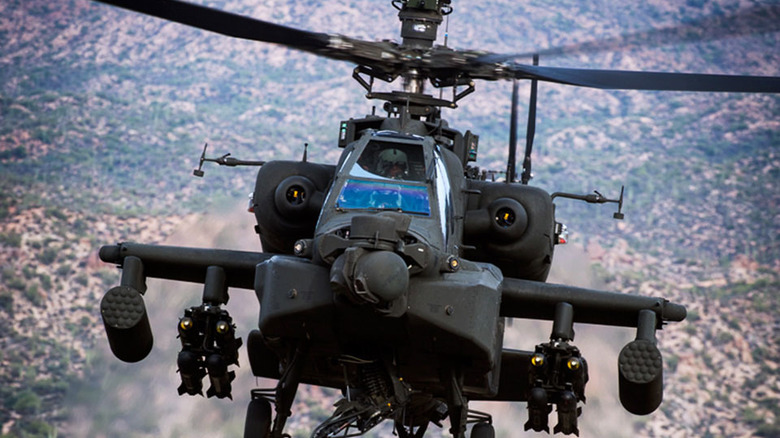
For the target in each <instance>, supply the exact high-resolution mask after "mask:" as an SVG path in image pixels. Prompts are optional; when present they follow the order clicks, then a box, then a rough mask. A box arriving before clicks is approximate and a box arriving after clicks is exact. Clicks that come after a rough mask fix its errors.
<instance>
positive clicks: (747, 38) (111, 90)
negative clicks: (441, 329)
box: [0, 0, 780, 437]
mask: <svg viewBox="0 0 780 438" xmlns="http://www.w3.org/2000/svg"><path fill="white" fill-rule="evenodd" d="M198 3H199V4H204V5H208V6H212V7H217V8H221V9H225V10H229V11H231V12H235V13H239V14H243V15H248V16H252V17H256V18H260V19H264V20H269V21H273V22H275V23H279V24H284V25H287V26H293V27H299V28H302V29H306V30H312V31H318V32H327V33H339V34H344V35H348V36H352V37H357V38H363V39H369V40H380V39H394V40H397V39H398V32H399V27H400V25H399V23H398V21H397V18H396V11H395V9H393V8H392V7H391V5H390V2H389V1H383V2H379V1H369V0H344V1H339V2H322V1H296V2H282V1H276V0H245V1H237V0H234V1H217V0H214V1H208V2H205V1H198ZM453 7H454V9H455V11H454V13H453V14H452V15H451V16H449V19H448V23H446V26H444V25H443V26H442V27H441V29H440V32H443V31H444V29H445V28H446V29H447V32H448V45H450V46H452V47H455V48H462V49H482V50H489V51H493V52H498V53H525V52H532V51H534V50H538V49H545V48H549V47H558V46H565V45H568V44H574V43H579V42H586V41H593V40H602V39H606V40H608V41H610V44H609V45H611V46H612V47H611V48H614V50H608V51H605V52H599V53H579V54H572V55H565V56H558V57H549V59H546V58H545V56H544V55H542V57H541V64H542V65H555V66H566V67H589V68H613V69H627V70H640V69H641V70H656V71H679V72H700V73H715V74H749V75H774V76H778V75H780V50H778V47H780V35H779V34H778V33H777V30H778V27H780V3H778V2H776V1H745V0H743V1H737V0H673V1H666V0H665V1H635V0H628V1H614V0H595V1H588V2H581V1H575V0H561V1H556V2H552V1H547V0H534V1H525V2H517V1H509V0H496V1H492V2H476V1H472V2H466V1H457V0H456V1H454V2H453ZM745 11H747V12H748V13H746V12H745ZM733 14H737V15H739V16H740V17H742V18H741V19H739V20H729V19H728V17H729V16H731V15H733ZM685 23H688V24H690V27H685V28H684V36H683V34H680V35H677V36H675V37H674V38H673V39H674V40H675V41H676V42H675V43H673V44H665V45H658V44H657V43H656V42H657V40H656V39H655V38H657V37H658V35H661V36H663V35H664V31H663V30H664V29H666V28H670V27H678V26H679V25H680V24H685ZM678 28H679V27H678ZM626 35H629V36H626ZM631 35H639V36H631ZM658 38H661V37H658ZM0 41H2V44H1V45H0V267H1V268H2V271H1V272H0V333H1V334H0V428H1V430H0V436H2V437H53V436H57V437H70V436H73V437H115V436H122V437H160V436H162V437H179V436H182V437H183V436H192V435H193V434H195V435H196V436H214V437H219V436H224V437H232V436H240V434H241V433H242V431H243V421H244V415H245V410H246V402H247V401H248V399H249V390H250V389H251V388H254V387H258V386H259V387H264V386H272V385H273V382H262V381H260V382H257V381H255V379H254V378H253V377H252V376H251V371H250V369H249V366H248V363H247V362H246V360H245V359H246V358H245V356H246V355H245V354H244V353H245V350H242V351H241V361H242V362H241V367H240V368H239V369H238V373H237V374H238V375H239V377H238V379H237V380H236V382H235V383H234V391H233V392H234V401H232V402H231V401H229V400H206V399H204V398H201V397H179V396H178V395H177V393H176V388H177V387H178V385H179V377H178V375H177V374H176V364H175V361H176V353H177V352H178V350H179V345H178V340H177V339H176V329H175V325H176V323H177V322H178V319H179V317H180V316H181V315H182V313H183V309H184V308H185V307H190V306H193V305H197V304H199V302H200V296H201V288H199V287H198V286H189V285H181V284H175V283H172V282H165V281H161V280H149V292H148V293H147V294H146V303H147V309H148V310H149V313H150V318H151V324H152V329H153V330H154V336H155V347H154V349H153V350H152V353H151V354H150V357H149V358H147V359H146V360H145V361H144V362H141V363H138V364H125V363H123V362H120V361H119V360H117V359H115V358H114V357H113V356H112V355H111V353H110V351H109V349H108V345H107V342H106V339H105V335H104V333H103V328H102V322H101V320H100V315H99V302H100V299H101V297H102V295H103V293H104V292H105V291H106V290H107V289H108V288H110V287H112V286H114V285H116V284H117V283H118V280H119V274H118V271H117V270H116V269H115V268H114V267H113V266H108V265H105V264H103V263H101V262H100V261H99V260H98V258H97V250H98V249H99V247H100V246H101V245H104V244H112V243H116V242H120V241H135V242H143V243H160V244H163V243H164V244H174V245H187V246H202V247H220V248H235V249H245V250H260V244H259V239H257V237H256V235H255V233H254V231H253V229H252V226H253V224H254V222H253V221H254V218H253V216H252V215H251V214H249V213H247V212H246V210H245V209H246V204H247V194H248V193H249V192H250V191H251V190H252V189H253V185H254V178H255V172H256V170H254V169H252V168H224V167H217V166H212V167H207V168H205V171H206V174H205V177H204V178H203V179H200V178H194V177H193V176H192V170H193V169H194V168H196V167H197V163H198V158H199V157H200V153H201V151H202V148H203V145H204V143H208V144H209V150H210V151H211V153H212V154H213V155H222V154H224V153H228V152H230V153H232V155H233V156H235V157H238V158H242V159H246V160H270V159H298V158H300V157H301V155H302V153H303V145H304V143H308V144H309V160H311V161H317V162H323V163H335V161H336V160H337V159H338V156H339V154H340V150H339V149H338V148H337V147H336V141H337V135H338V128H339V121H340V120H346V119H348V118H350V117H355V118H357V117H362V116H364V115H365V114H369V113H371V107H372V105H375V103H373V102H370V101H367V100H365V99H364V97H363V90H362V89H361V88H360V87H359V86H357V84H355V83H354V82H353V80H352V79H351V77H350V76H351V73H352V68H353V67H354V66H352V65H349V64H346V63H338V62H335V61H327V60H323V59H318V58H316V57H314V56H312V55H308V54H303V53H298V52H293V51H290V50H287V49H284V48H280V47H276V46H273V45H267V44H260V43H252V42H247V41H240V40H233V39H230V38H227V37H222V36H219V35H211V34H209V33H206V32H204V31H199V30H195V29H190V28H188V27H184V26H181V25H177V24H174V23H166V22H163V21H161V20H158V19H154V18H149V17H144V16H141V15H138V14H135V13H131V12H127V11H124V10H119V9H116V8H113V7H109V6H105V5H101V4H96V3H93V2H90V1H86V0H61V1H58V2H49V1H44V0H24V1H22V0H4V1H3V2H0ZM440 41H441V35H440ZM519 61H521V62H523V61H527V62H529V63H530V59H529V60H522V59H521V60H519ZM520 90H521V97H520V102H521V108H520V111H521V116H520V117H521V120H522V117H524V115H523V114H524V112H525V111H526V110H525V108H524V107H523V105H525V103H524V102H527V100H528V94H529V86H528V85H527V84H523V83H521V87H520ZM510 95H511V83H509V82H500V83H478V84H477V92H476V93H474V94H472V95H471V96H469V97H468V98H466V99H465V100H463V101H461V102H460V108H459V109H457V110H445V111H444V117H445V118H447V119H448V120H449V121H450V125H451V126H453V127H455V128H456V129H459V130H461V131H462V132H465V131H466V130H472V131H473V132H476V133H477V134H479V135H480V156H479V161H478V163H477V164H478V165H479V166H480V167H482V168H484V169H490V170H497V171H499V170H504V169H505V167H506V150H507V147H506V145H507V143H508V137H509V134H508V129H509V113H510ZM521 125H523V126H524V124H523V123H521ZM519 136H520V138H523V131H522V129H521V132H520V133H519ZM534 176H535V178H534V179H533V180H532V181H531V184H532V185H536V186H538V187H541V188H543V189H545V190H548V191H549V192H555V191H566V192H574V193H589V192H592V191H593V190H599V191H600V192H601V193H604V195H605V196H608V197H616V196H617V195H618V193H619V190H620V187H621V185H625V187H626V189H625V190H626V192H625V205H624V212H625V214H626V218H625V220H624V221H615V220H613V219H612V217H611V216H612V213H613V209H612V207H611V206H593V205H588V204H584V203H576V202H567V201H566V200H563V201H560V202H558V206H557V216H558V220H559V221H561V222H564V223H566V224H567V225H568V227H569V230H570V233H571V235H570V243H569V244H568V245H566V246H559V247H558V249H557V251H556V260H555V262H554V268H553V273H552V275H551V279H550V281H553V282H560V283H567V284H574V285H580V286H588V287H594V288H603V289H605V290H611V291H620V292H624V293H641V294H646V295H653V296H662V297H666V298H668V299H671V300H673V301H677V302H681V303H683V304H685V305H686V306H687V307H688V319H687V320H686V321H685V322H683V323H679V324H674V325H670V326H667V327H666V329H665V330H664V331H662V332H659V333H658V336H659V341H660V347H661V349H662V351H663V353H664V359H665V363H664V367H665V394H664V402H663V404H662V405H661V407H660V408H659V409H658V410H657V411H656V412H655V413H653V414H651V415H648V416H644V417H635V416H632V415H630V414H628V413H627V412H625V411H624V410H623V409H622V407H620V404H619V402H618V400H617V398H618V397H617V373H616V368H617V355H618V352H619V351H620V348H621V347H622V345H624V344H625V343H626V341H627V340H629V339H632V338H633V336H634V333H633V331H632V330H623V329H604V328H599V327H592V326H588V325H580V324H578V325H575V331H576V338H575V344H576V345H577V346H578V347H579V348H580V350H581V351H582V352H583V355H584V356H585V357H586V358H587V359H588V363H589V366H590V376H591V380H590V382H589V384H588V388H587V395H588V403H587V404H586V405H585V407H584V414H583V416H582V417H581V418H580V430H581V436H607V437H624V436H625V437H628V436H664V437H665V436H710V437H718V436H780V407H779V406H780V382H779V381H778V376H780V372H778V369H777V368H778V366H779V365H778V364H780V347H779V346H778V345H780V318H779V317H778V313H777V310H776V309H777V308H778V307H777V306H778V304H780V303H779V301H780V298H779V296H780V295H779V293H780V190H778V189H777V187H779V186H780V98H779V97H778V96H769V95H749V94H724V93H678V92H664V93H661V92H634V91H601V90H588V89H578V88H572V87H566V86H561V85H553V84H544V83H543V84H540V85H539V104H538V110H537V129H536V141H535V146H534ZM228 309H229V311H230V312H231V314H232V315H234V317H235V320H236V323H237V325H238V333H239V335H242V336H245V335H246V334H247V333H248V332H249V331H250V330H251V328H252V327H253V326H254V325H256V321H257V312H258V309H259V307H258V304H257V300H256V298H255V297H254V293H253V292H252V291H244V290H234V291H231V300H230V303H229V304H228ZM549 330H550V325H549V323H546V322H542V323H539V322H529V321H519V320H518V321H514V322H513V324H512V326H511V327H510V328H509V329H508V330H507V335H506V342H505V344H506V345H507V346H510V347H517V348H524V349H531V348H532V347H533V346H534V345H536V344H537V343H539V342H543V341H545V340H547V338H548V337H549ZM334 396H335V394H334V393H333V392H332V391H323V390H321V389H317V388H310V387H303V388H302V389H301V391H300V392H299V395H298V398H297V401H296V404H295V406H294V408H293V410H294V413H295V416H294V417H293V418H292V419H291V421H290V422H289V427H288V432H289V433H290V434H291V435H292V436H294V437H299V436H300V437H304V436H308V434H309V433H310V432H311V430H312V429H313V428H314V427H315V426H316V424H317V423H318V422H319V421H322V420H323V419H325V418H326V417H327V416H328V415H329V414H330V413H331V410H332V404H333V402H334V401H335V398H334ZM473 407H475V408H477V409H483V410H489V411H490V412H492V413H493V414H494V419H495V423H496V425H497V435H498V436H500V437H515V436H524V435H523V434H522V433H521V432H519V431H520V430H521V429H522V425H523V424H524V423H525V421H526V419H527V414H526V409H525V405H523V404H495V405H494V404H490V403H483V404H479V405H477V406H473ZM446 428H447V427H446V426H445V429H444V430H441V431H439V430H433V429H432V430H430V431H429V435H430V436H439V435H440V434H442V435H443V432H444V431H445V430H446ZM434 429H435V428H434ZM389 433H390V429H389V428H385V429H380V430H379V431H377V432H375V433H374V436H386V435H389ZM530 435H531V434H529V436H530Z"/></svg>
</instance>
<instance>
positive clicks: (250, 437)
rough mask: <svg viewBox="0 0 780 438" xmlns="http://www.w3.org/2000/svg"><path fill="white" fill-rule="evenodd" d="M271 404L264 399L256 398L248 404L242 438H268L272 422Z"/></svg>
mask: <svg viewBox="0 0 780 438" xmlns="http://www.w3.org/2000/svg"><path fill="white" fill-rule="evenodd" d="M272 415H273V414H272V412H271V402H270V401H268V400H267V399H265V398H256V399H254V400H252V401H250V402H249V407H248V408H247V410H246V423H245V424H244V438H268V437H269V436H270V433H271V423H272V421H273V418H272Z"/></svg>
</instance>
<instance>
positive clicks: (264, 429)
mask: <svg viewBox="0 0 780 438" xmlns="http://www.w3.org/2000/svg"><path fill="white" fill-rule="evenodd" d="M306 353H307V349H306V345H298V346H297V347H295V348H294V350H293V351H292V352H291V354H290V357H289V359H288V360H287V361H286V363H285V365H284V366H283V370H282V375H281V377H280V379H279V382H278V383H277V385H276V388H271V389H254V390H252V401H251V402H249V407H248V408H247V411H246V423H245V424H244V438H281V437H284V436H289V435H285V434H284V425H285V423H286V422H287V419H288V418H289V417H290V415H292V411H290V408H291V407H292V404H293V401H294V400H295V393H296V392H297V391H298V384H299V383H300V379H301V371H302V370H303V363H304V362H305V359H306ZM271 403H274V404H275V405H276V417H275V418H273V421H272V414H271Z"/></svg>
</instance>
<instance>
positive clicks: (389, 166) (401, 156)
mask: <svg viewBox="0 0 780 438" xmlns="http://www.w3.org/2000/svg"><path fill="white" fill-rule="evenodd" d="M377 167H378V169H377V170H379V172H380V173H381V174H383V175H385V176H399V175H388V174H389V173H390V172H392V170H393V168H397V170H396V171H399V170H400V173H401V174H403V173H406V170H407V168H408V163H407V160H406V153H405V152H404V151H402V150H400V149H395V148H390V149H385V150H383V151H382V152H380V153H379V160H378V163H377Z"/></svg>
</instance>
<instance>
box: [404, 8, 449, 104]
mask: <svg viewBox="0 0 780 438" xmlns="http://www.w3.org/2000/svg"><path fill="white" fill-rule="evenodd" d="M450 1H451V0H394V1H393V6H395V7H396V9H398V19H399V20H401V38H402V43H401V44H402V46H404V47H407V48H412V49H420V50H428V49H431V48H432V47H433V43H434V41H436V35H437V33H438V30H439V25H440V24H441V22H442V20H443V16H444V15H447V14H449V13H450V12H452V7H451V6H450ZM427 79H428V78H427V77H425V76H424V75H421V74H420V72H419V71H417V70H416V69H411V70H409V71H408V72H406V73H404V74H403V81H404V82H403V85H404V92H406V93H412V94H422V93H423V92H424V90H425V81H426V80H427Z"/></svg>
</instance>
